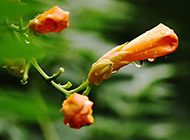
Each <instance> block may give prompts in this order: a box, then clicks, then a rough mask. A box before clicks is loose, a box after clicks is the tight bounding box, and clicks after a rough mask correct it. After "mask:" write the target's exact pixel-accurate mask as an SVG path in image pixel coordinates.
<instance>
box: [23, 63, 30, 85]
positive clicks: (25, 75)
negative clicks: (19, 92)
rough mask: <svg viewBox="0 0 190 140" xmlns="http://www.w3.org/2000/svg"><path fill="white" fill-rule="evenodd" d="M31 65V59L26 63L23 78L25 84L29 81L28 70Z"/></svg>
mask: <svg viewBox="0 0 190 140" xmlns="http://www.w3.org/2000/svg"><path fill="white" fill-rule="evenodd" d="M30 66H31V62H30V61H29V62H28V63H27V64H26V68H25V71H24V74H23V77H22V79H21V83H22V84H23V85H25V84H27V82H28V78H29V77H28V72H29V69H30Z"/></svg>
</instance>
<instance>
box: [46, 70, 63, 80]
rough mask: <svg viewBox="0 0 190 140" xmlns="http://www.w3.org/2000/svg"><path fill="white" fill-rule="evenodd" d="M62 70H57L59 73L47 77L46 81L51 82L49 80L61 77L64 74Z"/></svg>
mask: <svg viewBox="0 0 190 140" xmlns="http://www.w3.org/2000/svg"><path fill="white" fill-rule="evenodd" d="M64 71H65V70H64V68H59V71H58V72H57V73H55V74H53V75H52V76H51V77H49V78H48V79H47V80H49V81H51V80H55V79H57V78H58V77H59V76H61V74H62V73H63V72H64Z"/></svg>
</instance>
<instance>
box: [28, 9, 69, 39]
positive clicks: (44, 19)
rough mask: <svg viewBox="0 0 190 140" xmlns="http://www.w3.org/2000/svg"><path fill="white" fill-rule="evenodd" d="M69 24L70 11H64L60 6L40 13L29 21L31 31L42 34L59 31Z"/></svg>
mask: <svg viewBox="0 0 190 140" xmlns="http://www.w3.org/2000/svg"><path fill="white" fill-rule="evenodd" d="M68 26H69V12H67V11H63V10H62V9H61V8H59V7H58V6H54V7H53V8H51V9H50V10H48V11H46V12H44V13H43V14H40V15H38V16H37V17H36V18H34V19H32V20H31V21H30V23H29V30H30V32H32V33H34V34H37V35H41V34H46V33H50V32H53V33H58V32H61V31H62V30H63V29H65V28H67V27H68Z"/></svg>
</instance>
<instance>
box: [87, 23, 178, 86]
mask: <svg viewBox="0 0 190 140" xmlns="http://www.w3.org/2000/svg"><path fill="white" fill-rule="evenodd" d="M177 47H178V37H177V35H176V34H175V33H174V31H173V30H172V29H170V28H168V27H167V26H165V25H164V24H159V25H158V26H156V27H154V28H153V29H151V30H149V31H147V32H145V33H144V34H142V35H140V36H139V37H137V38H135V39H134V40H132V41H131V42H129V43H125V44H123V45H120V46H117V47H115V48H113V49H112V50H110V51H109V52H107V53H106V54H104V55H103V56H102V57H101V58H100V59H99V60H98V61H97V62H95V63H94V64H93V65H92V68H91V70H90V72H89V75H88V81H89V84H90V85H99V84H101V83H102V81H103V80H104V79H108V78H110V76H111V73H115V72H116V71H118V70H119V69H120V68H121V67H123V66H125V65H127V64H129V63H131V62H134V61H138V60H145V59H156V58H157V57H161V56H164V55H167V54H170V53H172V52H174V51H175V50H176V49H177Z"/></svg>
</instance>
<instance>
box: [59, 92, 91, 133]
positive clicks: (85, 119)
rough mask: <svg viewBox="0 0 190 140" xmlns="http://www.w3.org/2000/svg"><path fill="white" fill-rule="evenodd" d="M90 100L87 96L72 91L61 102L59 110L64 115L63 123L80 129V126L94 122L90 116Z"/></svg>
mask: <svg viewBox="0 0 190 140" xmlns="http://www.w3.org/2000/svg"><path fill="white" fill-rule="evenodd" d="M92 106H93V102H91V101H90V100H89V99H88V97H87V96H84V95H80V94H78V93H74V94H72V95H70V96H69V98H67V99H66V100H65V101H64V102H63V104H62V108H61V111H62V112H63V115H64V116H65V119H64V124H65V125H67V124H69V126H70V127H71V128H76V129H80V128H81V127H82V126H85V125H90V124H93V123H94V118H93V116H92Z"/></svg>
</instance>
